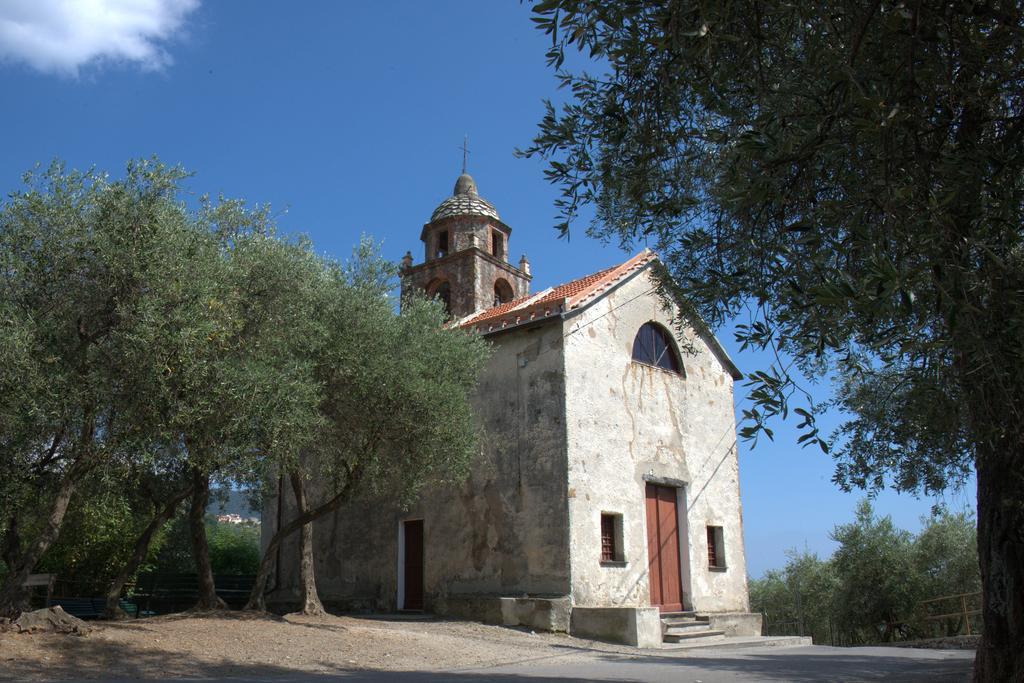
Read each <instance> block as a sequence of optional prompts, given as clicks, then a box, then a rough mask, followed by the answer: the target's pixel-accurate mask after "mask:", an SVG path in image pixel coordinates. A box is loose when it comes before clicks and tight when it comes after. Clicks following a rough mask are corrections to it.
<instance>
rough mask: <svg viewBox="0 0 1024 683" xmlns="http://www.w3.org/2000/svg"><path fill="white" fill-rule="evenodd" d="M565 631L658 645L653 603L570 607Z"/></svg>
mask: <svg viewBox="0 0 1024 683" xmlns="http://www.w3.org/2000/svg"><path fill="white" fill-rule="evenodd" d="M569 633H570V634H571V635H573V636H577V637H580V638H593V639H595V640H606V641H610V642H613V643H625V644H626V645H633V646H635V647H661V615H660V613H659V612H658V608H657V607H573V608H572V621H571V625H570V628H569Z"/></svg>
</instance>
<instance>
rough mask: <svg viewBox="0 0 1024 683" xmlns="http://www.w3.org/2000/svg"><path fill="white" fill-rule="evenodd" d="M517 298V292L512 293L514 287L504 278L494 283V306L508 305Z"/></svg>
mask: <svg viewBox="0 0 1024 683" xmlns="http://www.w3.org/2000/svg"><path fill="white" fill-rule="evenodd" d="M514 298H515V292H514V291H512V285H510V284H509V283H508V280H505V279H504V278H498V279H497V280H495V281H494V304H493V305H495V306H500V305H501V304H507V303H508V302H509V301H512V299H514Z"/></svg>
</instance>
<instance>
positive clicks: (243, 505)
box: [206, 489, 260, 519]
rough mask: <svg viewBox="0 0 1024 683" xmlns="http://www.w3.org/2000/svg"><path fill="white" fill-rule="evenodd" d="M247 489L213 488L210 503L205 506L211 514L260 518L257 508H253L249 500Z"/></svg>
mask: <svg viewBox="0 0 1024 683" xmlns="http://www.w3.org/2000/svg"><path fill="white" fill-rule="evenodd" d="M249 495H250V494H249V491H246V490H232V489H213V490H211V491H210V504H209V505H208V506H207V507H206V512H207V514H211V515H231V514H234V515H240V516H241V517H242V518H249V517H255V518H256V519H259V518H260V510H259V508H253V507H252V506H251V505H250V502H249Z"/></svg>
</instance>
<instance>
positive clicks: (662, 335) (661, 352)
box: [633, 323, 683, 375]
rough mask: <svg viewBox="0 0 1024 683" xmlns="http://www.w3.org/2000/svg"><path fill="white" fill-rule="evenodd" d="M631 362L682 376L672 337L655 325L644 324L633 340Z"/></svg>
mask: <svg viewBox="0 0 1024 683" xmlns="http://www.w3.org/2000/svg"><path fill="white" fill-rule="evenodd" d="M633 360H635V361H636V362H638V363H643V364H644V365H653V366H655V367H658V368H661V369H663V370H669V371H670V372H675V373H677V374H680V375H681V374H683V364H682V363H680V362H679V356H677V355H676V347H675V344H673V343H672V337H671V336H670V335H669V333H668V330H666V329H665V328H664V327H662V326H661V325H658V324H657V323H644V324H643V326H641V327H640V331H639V332H637V333H636V338H635V339H634V340H633Z"/></svg>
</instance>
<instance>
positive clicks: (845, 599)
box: [832, 501, 925, 642]
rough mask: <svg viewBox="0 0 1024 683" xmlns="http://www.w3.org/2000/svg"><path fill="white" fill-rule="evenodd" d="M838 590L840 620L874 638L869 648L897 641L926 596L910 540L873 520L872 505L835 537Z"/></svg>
mask: <svg viewBox="0 0 1024 683" xmlns="http://www.w3.org/2000/svg"><path fill="white" fill-rule="evenodd" d="M832 538H833V540H835V541H837V542H838V543H839V549H838V550H837V551H836V553H835V555H834V556H833V558H832V559H833V564H834V567H835V572H836V577H837V579H838V584H839V590H838V593H837V595H836V608H837V609H836V615H837V617H838V618H839V619H840V620H842V622H843V624H844V627H845V628H847V629H849V630H850V631H852V632H855V633H866V634H870V635H868V636H867V638H868V639H869V640H868V642H877V641H889V640H892V639H893V629H894V628H895V624H897V623H899V622H900V621H901V620H904V619H907V618H908V615H910V614H912V613H913V611H914V606H915V605H916V604H917V602H918V600H921V599H922V598H924V597H925V596H924V595H922V593H921V585H920V577H919V575H918V573H917V572H916V571H915V569H916V567H915V566H914V556H913V543H912V539H911V535H910V534H909V533H907V532H906V531H903V530H901V529H897V528H896V527H895V526H894V525H893V523H892V519H890V518H889V517H883V518H881V519H878V518H877V517H875V516H874V512H873V510H872V509H871V504H870V503H868V502H867V501H862V502H861V503H860V505H858V506H857V519H856V521H854V522H853V523H851V524H843V525H840V526H837V527H836V528H835V530H834V531H833V532H832Z"/></svg>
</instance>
